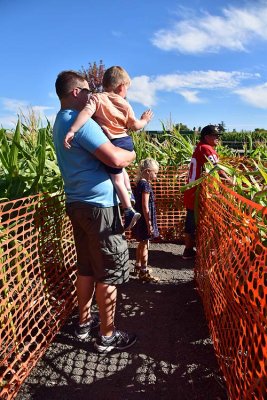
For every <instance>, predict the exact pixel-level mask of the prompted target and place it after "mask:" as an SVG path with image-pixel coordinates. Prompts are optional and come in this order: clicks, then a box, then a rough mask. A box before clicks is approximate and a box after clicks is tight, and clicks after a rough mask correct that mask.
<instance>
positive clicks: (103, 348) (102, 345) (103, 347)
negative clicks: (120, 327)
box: [95, 330, 137, 353]
mask: <svg viewBox="0 0 267 400" xmlns="http://www.w3.org/2000/svg"><path fill="white" fill-rule="evenodd" d="M136 339H137V337H136V335H134V334H128V333H126V332H122V331H117V330H116V331H115V333H114V334H113V335H112V336H111V338H110V339H107V338H105V337H103V336H98V338H97V339H96V341H95V348H96V349H97V350H98V351H99V352H100V353H109V352H110V351H112V350H124V349H128V348H129V347H131V346H132V345H133V344H135V342H136Z"/></svg>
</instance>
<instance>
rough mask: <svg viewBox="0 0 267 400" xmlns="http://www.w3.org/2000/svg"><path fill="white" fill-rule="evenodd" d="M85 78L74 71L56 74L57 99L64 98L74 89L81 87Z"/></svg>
mask: <svg viewBox="0 0 267 400" xmlns="http://www.w3.org/2000/svg"><path fill="white" fill-rule="evenodd" d="M85 80H86V79H85V77H84V76H83V75H82V74H80V73H79V72H76V71H72V70H69V71H62V72H60V73H59V74H58V76H57V80H56V83H55V87H56V93H57V95H58V97H59V99H62V98H63V97H66V96H67V95H68V94H69V93H70V92H71V91H72V90H73V89H74V88H75V87H77V86H79V85H82V84H83V83H84V81H85Z"/></svg>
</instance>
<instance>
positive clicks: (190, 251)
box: [182, 249, 196, 260]
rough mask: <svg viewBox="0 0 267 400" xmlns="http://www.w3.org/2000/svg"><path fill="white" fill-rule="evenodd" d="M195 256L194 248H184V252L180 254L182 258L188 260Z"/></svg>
mask: <svg viewBox="0 0 267 400" xmlns="http://www.w3.org/2000/svg"><path fill="white" fill-rule="evenodd" d="M195 256H196V250H194V249H184V253H183V255H182V257H183V259H184V260H190V259H192V258H195Z"/></svg>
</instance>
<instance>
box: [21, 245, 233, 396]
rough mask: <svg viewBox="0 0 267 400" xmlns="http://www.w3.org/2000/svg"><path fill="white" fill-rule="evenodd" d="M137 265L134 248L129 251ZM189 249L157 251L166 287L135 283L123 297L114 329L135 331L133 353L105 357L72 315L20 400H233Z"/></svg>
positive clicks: (153, 259) (156, 267)
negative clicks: (77, 331) (76, 330)
mask: <svg viewBox="0 0 267 400" xmlns="http://www.w3.org/2000/svg"><path fill="white" fill-rule="evenodd" d="M129 247H130V248H129V251H130V259H131V263H132V264H133V262H134V254H135V249H134V247H135V244H131V243H130V244H129ZM182 250H183V246H179V245H177V244H169V243H168V244H156V243H154V244H152V245H151V248H150V253H149V266H150V267H152V268H153V273H154V275H157V276H158V277H159V278H160V282H158V283H153V284H148V283H141V282H139V281H138V279H137V278H135V277H133V278H131V280H130V282H129V283H127V284H126V285H125V286H123V287H122V288H121V289H120V290H119V298H118V307H117V315H116V323H117V326H118V328H119V329H123V330H128V331H132V332H136V333H137V334H138V341H137V343H136V344H135V345H134V346H133V347H132V348H130V349H128V351H125V352H122V353H119V352H118V353H111V354H109V355H99V354H98V353H96V352H95V350H94V347H93V338H89V339H86V340H84V341H79V340H78V339H76V338H75V337H74V335H73V323H75V322H76V320H77V314H76V315H73V316H72V317H71V318H70V319H69V320H68V322H67V323H66V325H65V326H64V327H63V329H62V331H61V332H60V333H59V334H58V335H57V336H56V338H55V340H54V342H53V343H52V344H51V346H50V347H49V349H48V350H47V352H46V353H45V355H44V356H43V358H42V359H41V360H40V361H39V363H38V364H37V366H36V367H35V368H34V369H33V370H32V373H31V375H30V376H29V377H28V379H27V380H26V381H25V382H24V384H23V385H22V387H21V389H20V391H19V393H18V395H17V397H16V400H29V399H31V400H33V399H34V400H72V399H73V400H87V399H88V400H90V399H94V400H139V399H145V400H158V399H164V400H165V399H166V400H167V399H168V400H227V394H226V390H225V386H224V380H223V378H222V376H221V374H220V372H219V369H218V365H217V362H216V359H215V356H214V352H213V347H212V342H211V339H210V337H209V333H208V329H207V324H206V321H205V318H204V314H203V308H202V304H201V300H200V298H199V296H198V293H197V290H196V288H195V283H194V274H193V265H192V261H185V260H183V259H182V257H181V254H182Z"/></svg>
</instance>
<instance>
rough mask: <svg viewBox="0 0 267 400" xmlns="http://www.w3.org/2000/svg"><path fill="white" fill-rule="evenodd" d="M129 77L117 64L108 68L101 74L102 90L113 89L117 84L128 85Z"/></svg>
mask: <svg viewBox="0 0 267 400" xmlns="http://www.w3.org/2000/svg"><path fill="white" fill-rule="evenodd" d="M130 83H131V78H130V77H129V75H128V73H127V72H126V71H125V69H123V68H122V67H119V66H114V67H110V68H108V69H107V70H106V71H105V73H104V76H103V81H102V86H103V89H104V90H107V91H108V90H115V89H116V88H117V87H118V86H119V85H121V84H126V85H130Z"/></svg>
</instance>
